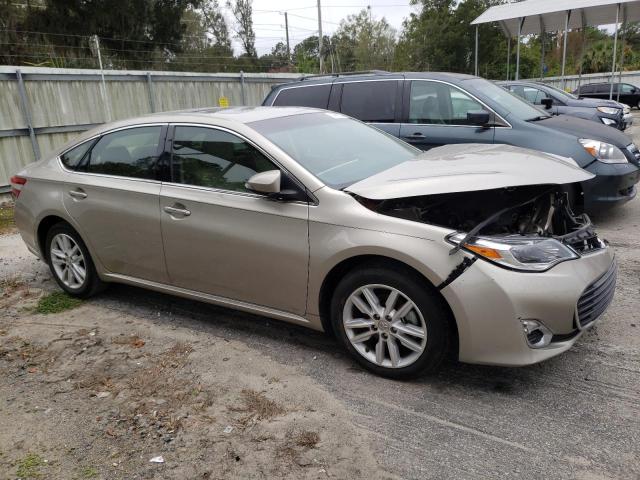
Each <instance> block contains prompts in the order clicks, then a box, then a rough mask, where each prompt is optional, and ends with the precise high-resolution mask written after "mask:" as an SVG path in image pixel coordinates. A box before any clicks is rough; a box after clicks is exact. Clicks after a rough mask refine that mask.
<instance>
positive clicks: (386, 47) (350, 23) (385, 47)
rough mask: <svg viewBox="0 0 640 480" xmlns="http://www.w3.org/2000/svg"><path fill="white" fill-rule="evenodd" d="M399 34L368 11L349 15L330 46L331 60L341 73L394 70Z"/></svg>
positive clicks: (383, 19) (342, 22)
mask: <svg viewBox="0 0 640 480" xmlns="http://www.w3.org/2000/svg"><path fill="white" fill-rule="evenodd" d="M395 36H396V32H395V30H394V29H393V28H392V27H391V26H390V25H389V23H388V22H387V20H386V19H385V18H384V17H383V18H382V19H380V20H376V19H374V18H373V17H372V16H371V12H370V11H369V10H368V9H363V10H362V11H361V12H360V13H358V14H357V15H349V16H348V17H347V18H346V19H345V20H342V21H341V22H340V27H339V28H338V30H337V31H336V33H335V34H334V35H333V37H332V38H331V42H329V44H328V48H329V51H328V52H327V53H328V56H329V57H330V59H331V60H334V57H335V62H336V63H337V69H338V71H340V70H344V71H348V70H368V69H374V68H382V69H388V68H391V67H392V66H393V59H394V53H395V46H396V40H395Z"/></svg>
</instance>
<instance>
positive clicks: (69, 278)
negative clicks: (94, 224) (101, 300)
mask: <svg viewBox="0 0 640 480" xmlns="http://www.w3.org/2000/svg"><path fill="white" fill-rule="evenodd" d="M46 249H47V250H46V251H47V263H48V264H49V269H50V270H51V273H52V274H53V277H54V278H55V280H56V282H57V283H58V285H59V286H60V288H62V289H63V290H64V291H65V292H67V293H69V294H70V295H74V296H76V297H80V298H87V297H90V296H92V295H94V294H95V293H97V292H98V291H100V290H102V289H103V288H104V286H105V284H104V283H103V282H102V281H101V280H100V278H99V277H98V274H97V273H96V269H95V266H94V264H93V261H92V260H91V255H89V250H87V247H86V245H85V244H84V242H83V241H82V238H80V235H78V233H77V232H76V231H75V230H74V229H73V228H71V226H70V225H68V224H67V223H62V222H61V223H58V224H56V225H54V226H53V227H51V229H50V230H49V231H48V232H47V238H46Z"/></svg>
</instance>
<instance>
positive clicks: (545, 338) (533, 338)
mask: <svg viewBox="0 0 640 480" xmlns="http://www.w3.org/2000/svg"><path fill="white" fill-rule="evenodd" d="M521 322H522V329H523V330H524V335H525V337H526V338H527V345H529V347H531V348H544V347H546V346H548V345H549V344H550V343H551V338H552V337H553V334H552V333H551V330H549V329H548V328H547V327H545V326H544V325H543V324H542V323H540V322H539V321H537V320H521Z"/></svg>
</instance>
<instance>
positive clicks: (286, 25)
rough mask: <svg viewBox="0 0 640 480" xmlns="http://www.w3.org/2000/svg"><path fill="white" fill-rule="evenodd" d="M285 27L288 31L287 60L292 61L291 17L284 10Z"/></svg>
mask: <svg viewBox="0 0 640 480" xmlns="http://www.w3.org/2000/svg"><path fill="white" fill-rule="evenodd" d="M284 29H285V31H286V32H287V62H288V63H291V50H290V48H289V17H287V12H284Z"/></svg>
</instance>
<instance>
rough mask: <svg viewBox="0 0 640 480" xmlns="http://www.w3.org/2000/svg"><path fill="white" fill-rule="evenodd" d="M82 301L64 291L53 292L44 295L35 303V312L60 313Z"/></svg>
mask: <svg viewBox="0 0 640 480" xmlns="http://www.w3.org/2000/svg"><path fill="white" fill-rule="evenodd" d="M81 303H82V300H80V299H79V298H74V297H71V296H69V295H67V294H66V293H65V292H53V293H50V294H49V295H45V296H44V297H42V298H41V299H40V300H39V301H38V305H36V309H35V310H36V313H44V314H47V313H60V312H64V311H65V310H70V309H72V308H76V307H77V306H79V305H80V304H81Z"/></svg>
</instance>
